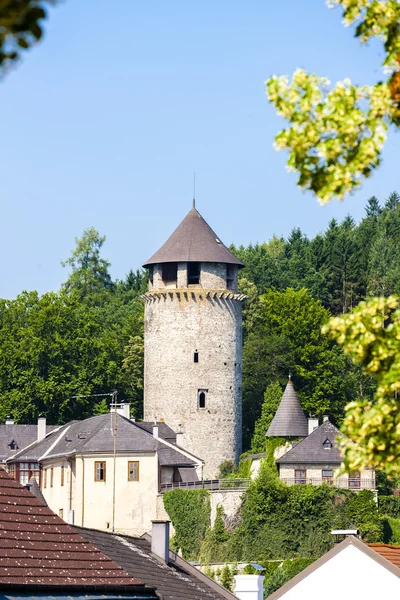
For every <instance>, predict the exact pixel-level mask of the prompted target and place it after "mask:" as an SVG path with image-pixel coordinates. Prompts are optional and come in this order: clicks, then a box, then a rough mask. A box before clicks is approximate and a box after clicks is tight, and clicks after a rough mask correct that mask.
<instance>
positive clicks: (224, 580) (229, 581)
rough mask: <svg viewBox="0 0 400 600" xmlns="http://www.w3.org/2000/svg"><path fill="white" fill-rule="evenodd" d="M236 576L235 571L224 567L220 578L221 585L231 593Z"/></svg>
mask: <svg viewBox="0 0 400 600" xmlns="http://www.w3.org/2000/svg"><path fill="white" fill-rule="evenodd" d="M234 575H235V571H234V570H233V569H231V567H230V566H229V565H224V567H223V569H222V571H221V576H220V578H219V582H220V584H221V585H222V586H223V587H224V588H225V589H227V590H229V591H230V592H233V584H234V581H235V580H234Z"/></svg>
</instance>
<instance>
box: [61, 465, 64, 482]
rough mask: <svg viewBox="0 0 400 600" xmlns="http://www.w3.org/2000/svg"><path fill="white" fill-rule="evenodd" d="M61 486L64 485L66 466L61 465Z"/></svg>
mask: <svg viewBox="0 0 400 600" xmlns="http://www.w3.org/2000/svg"><path fill="white" fill-rule="evenodd" d="M61 485H64V465H61Z"/></svg>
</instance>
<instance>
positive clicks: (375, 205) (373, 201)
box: [365, 196, 382, 218]
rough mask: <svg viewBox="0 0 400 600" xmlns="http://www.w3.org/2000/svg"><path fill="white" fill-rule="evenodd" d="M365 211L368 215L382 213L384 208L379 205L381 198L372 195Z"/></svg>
mask: <svg viewBox="0 0 400 600" xmlns="http://www.w3.org/2000/svg"><path fill="white" fill-rule="evenodd" d="M365 212H366V214H367V218H368V217H379V215H380V214H381V213H382V209H381V207H380V205H379V200H378V198H377V197H376V196H371V198H369V199H368V201H367V206H366V207H365Z"/></svg>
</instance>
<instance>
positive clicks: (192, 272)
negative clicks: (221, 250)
mask: <svg viewBox="0 0 400 600" xmlns="http://www.w3.org/2000/svg"><path fill="white" fill-rule="evenodd" d="M199 283H200V263H198V262H190V263H188V284H189V285H190V284H192V285H198V284H199Z"/></svg>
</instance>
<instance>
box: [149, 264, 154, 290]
mask: <svg viewBox="0 0 400 600" xmlns="http://www.w3.org/2000/svg"><path fill="white" fill-rule="evenodd" d="M148 278H149V283H151V285H153V281H154V267H153V265H151V266H150V267H149V268H148Z"/></svg>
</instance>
